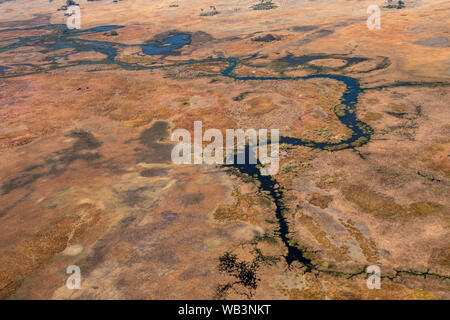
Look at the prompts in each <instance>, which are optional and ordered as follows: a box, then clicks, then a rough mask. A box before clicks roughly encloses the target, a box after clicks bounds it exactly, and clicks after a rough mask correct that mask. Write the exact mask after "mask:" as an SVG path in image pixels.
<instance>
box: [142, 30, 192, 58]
mask: <svg viewBox="0 0 450 320" xmlns="http://www.w3.org/2000/svg"><path fill="white" fill-rule="evenodd" d="M189 44H191V35H190V34H187V33H179V34H174V35H170V36H168V37H167V38H165V39H163V40H162V41H159V42H154V43H150V44H144V45H141V46H140V47H141V48H142V52H143V53H144V54H147V55H178V54H179V52H177V51H175V50H178V49H181V48H182V47H184V46H185V45H189Z"/></svg>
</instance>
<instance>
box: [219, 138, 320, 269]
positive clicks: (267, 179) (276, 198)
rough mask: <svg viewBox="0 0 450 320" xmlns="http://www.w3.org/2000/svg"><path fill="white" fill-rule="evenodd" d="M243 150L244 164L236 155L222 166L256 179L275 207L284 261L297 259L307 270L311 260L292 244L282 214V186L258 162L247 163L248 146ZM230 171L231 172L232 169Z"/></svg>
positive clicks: (284, 210) (284, 208)
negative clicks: (264, 171) (264, 173)
mask: <svg viewBox="0 0 450 320" xmlns="http://www.w3.org/2000/svg"><path fill="white" fill-rule="evenodd" d="M244 152H245V158H246V160H245V163H244V164H238V161H237V157H238V155H236V156H235V159H234V164H231V165H224V167H225V168H233V169H236V170H238V172H239V173H240V174H245V175H247V176H248V177H250V178H251V179H254V180H255V181H258V184H257V186H258V190H259V191H260V192H261V193H267V194H268V195H269V196H270V198H271V199H272V201H273V202H274V204H275V208H276V209H275V216H276V218H277V220H278V227H279V228H278V234H279V237H280V239H281V241H282V242H283V244H284V245H285V247H286V248H287V254H286V256H285V260H286V263H287V264H288V265H291V264H292V262H294V261H298V262H300V263H301V264H302V265H304V266H305V267H306V270H307V271H310V270H311V269H312V267H313V265H312V262H311V260H310V259H309V258H307V257H305V254H304V252H303V251H302V250H301V249H300V248H298V246H296V245H295V244H294V241H293V239H292V237H291V235H290V232H289V226H288V222H287V220H286V217H285V216H284V214H285V213H286V211H287V208H286V206H285V205H284V200H283V197H284V190H283V188H282V187H281V186H280V184H279V183H278V181H276V180H275V179H274V178H273V177H272V176H270V175H267V176H264V175H262V174H261V172H260V170H259V168H258V166H259V165H260V163H259V162H258V164H256V165H255V164H249V162H250V161H249V158H250V156H249V155H250V150H249V147H248V146H247V147H246V149H245V151H244ZM230 172H231V173H233V171H232V170H231V171H230Z"/></svg>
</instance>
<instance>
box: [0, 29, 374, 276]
mask: <svg viewBox="0 0 450 320" xmlns="http://www.w3.org/2000/svg"><path fill="white" fill-rule="evenodd" d="M120 28H122V26H100V27H96V28H91V29H87V30H68V29H66V28H65V26H63V25H49V26H41V27H34V28H27V29H6V30H1V31H0V33H1V32H6V31H25V30H35V29H44V30H49V29H50V30H53V31H54V32H53V33H51V34H47V35H42V36H31V37H17V38H12V39H5V40H1V41H0V45H1V42H7V41H9V42H10V44H8V45H6V46H3V47H0V52H5V51H9V50H13V49H16V48H20V47H30V46H31V47H40V48H42V49H41V52H43V53H50V52H52V51H56V50H60V49H73V51H72V52H69V53H64V54H59V55H50V56H47V58H46V60H47V61H49V65H48V66H47V69H45V70H32V71H29V72H28V73H27V72H22V73H14V70H13V71H11V73H5V71H7V69H6V68H4V67H2V68H3V69H2V70H1V71H2V73H3V74H2V73H0V78H7V77H18V76H23V75H27V74H36V73H42V72H48V71H49V70H55V69H59V68H67V67H71V66H76V65H93V64H115V65H118V66H119V67H121V68H123V69H127V70H154V69H168V68H174V67H180V66H187V65H193V64H201V63H210V62H225V63H227V66H226V67H225V68H223V69H222V70H221V71H220V74H221V75H222V76H224V77H227V78H231V79H234V80H236V81H285V80H289V81H295V80H309V79H331V80H335V81H338V82H341V83H343V84H345V91H344V93H343V94H342V97H341V103H340V104H339V105H337V106H335V109H334V110H335V114H336V116H337V117H338V119H339V121H341V123H342V124H343V125H345V126H346V127H347V128H349V129H350V130H351V131H352V135H351V136H350V137H349V138H348V139H346V140H344V141H340V142H335V143H330V142H315V141H310V140H302V139H299V138H294V137H284V136H282V137H280V143H285V144H289V145H293V146H306V147H310V148H313V149H321V150H328V151H336V150H343V149H354V148H355V147H358V146H361V145H363V144H365V143H367V142H368V141H369V140H370V138H371V135H372V133H373V130H372V128H371V127H370V126H369V125H367V124H366V123H364V122H362V121H360V120H358V119H357V117H356V104H357V102H358V96H359V94H360V92H361V91H362V89H361V87H360V83H359V81H358V80H357V79H355V78H352V77H348V76H343V75H336V74H320V73H319V74H317V73H316V74H313V75H308V76H301V77H300V76H298V77H288V76H278V77H277V76H271V77H256V76H239V75H237V74H235V73H234V71H235V69H236V67H237V66H238V65H239V63H240V61H239V60H238V59H237V58H233V57H230V58H211V59H203V60H190V61H186V62H181V63H175V64H168V65H154V66H144V65H139V64H135V63H126V62H121V61H118V60H116V56H117V51H118V49H119V48H123V47H140V48H141V49H142V52H143V54H145V55H163V56H167V55H177V54H179V53H178V52H177V51H176V50H178V49H180V48H182V47H183V46H185V45H189V44H190V43H191V36H190V34H189V33H169V34H167V35H166V36H165V37H163V38H162V39H161V38H160V39H155V40H150V41H148V42H147V43H145V44H138V45H126V44H121V43H116V42H107V41H95V40H86V39H81V38H78V37H79V36H83V35H89V34H95V33H99V32H107V31H111V30H116V29H120ZM11 42H12V43H11ZM87 51H95V52H99V53H102V54H104V55H105V56H106V58H104V59H102V60H100V61H80V62H77V63H72V64H69V65H58V63H57V60H56V59H57V58H61V57H68V56H70V55H72V54H75V53H79V52H87ZM327 57H328V56H326V55H322V56H303V57H292V56H287V57H285V58H283V59H284V60H285V61H286V62H288V63H289V64H291V65H302V64H305V63H308V62H311V61H314V60H317V59H325V58H327ZM364 60H365V58H348V60H347V62H348V64H354V63H358V62H360V61H364ZM23 65H29V64H25V63H24V64H23ZM15 66H17V65H14V66H11V67H10V69H14V67H15ZM10 69H8V70H10ZM248 151H249V150H248V148H247V149H246V151H245V152H246V153H248ZM235 163H237V161H235ZM232 166H233V167H234V168H235V169H237V170H239V172H241V173H244V174H247V175H249V176H250V177H253V178H254V179H256V180H258V181H259V186H258V188H259V190H260V191H262V192H265V193H268V194H269V195H270V197H271V198H272V199H273V201H274V204H275V206H276V212H275V213H276V218H277V219H278V225H279V228H278V233H279V236H280V239H281V241H282V242H283V244H284V245H285V246H286V248H287V254H286V256H285V260H286V262H287V263H288V265H291V264H292V262H294V261H298V262H300V263H301V264H302V265H304V266H305V267H306V269H307V271H310V270H311V269H313V268H314V265H313V264H312V262H311V260H310V259H308V258H307V257H305V255H304V252H303V251H302V250H301V249H300V248H299V247H298V246H296V245H295V244H294V243H295V242H294V241H291V239H292V238H291V237H290V231H289V224H288V222H287V220H286V217H285V213H286V210H287V208H286V207H285V205H284V203H283V195H284V190H283V188H282V187H281V186H280V185H279V183H278V182H277V181H276V179H275V178H273V177H272V176H263V175H261V173H260V170H259V169H258V167H257V166H258V165H252V164H243V165H242V164H234V165H232Z"/></svg>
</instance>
